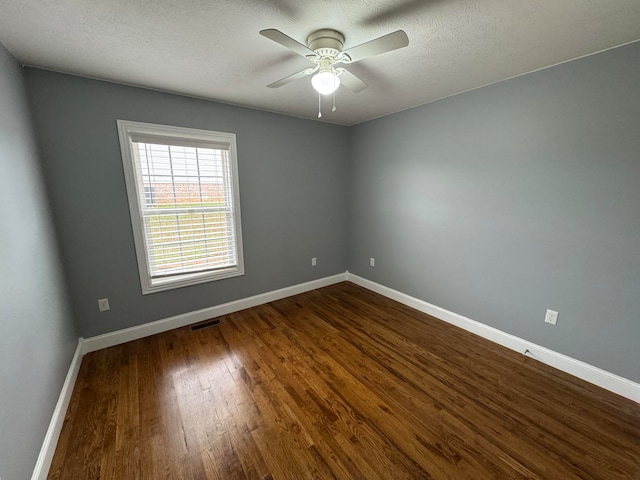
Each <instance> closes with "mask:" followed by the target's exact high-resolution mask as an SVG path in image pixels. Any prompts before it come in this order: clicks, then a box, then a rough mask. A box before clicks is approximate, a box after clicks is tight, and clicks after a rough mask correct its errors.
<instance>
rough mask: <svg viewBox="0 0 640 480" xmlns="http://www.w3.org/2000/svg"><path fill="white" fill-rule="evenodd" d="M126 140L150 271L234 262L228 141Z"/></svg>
mask: <svg viewBox="0 0 640 480" xmlns="http://www.w3.org/2000/svg"><path fill="white" fill-rule="evenodd" d="M135 140H147V141H135ZM131 141H132V145H133V154H134V155H133V157H134V162H133V163H134V169H135V174H136V181H137V186H138V188H137V190H138V195H139V198H138V201H139V205H140V212H141V215H142V222H143V230H144V241H145V244H146V251H147V264H148V265H147V266H148V269H149V275H150V277H151V278H152V279H159V278H167V277H171V276H177V275H183V274H188V273H195V272H206V271H214V270H218V269H225V268H229V267H234V266H236V265H237V262H238V252H237V251H236V232H235V224H234V196H233V191H232V189H233V179H232V176H231V166H230V161H229V160H230V159H229V150H228V146H225V145H223V144H219V145H213V146H211V147H208V146H202V144H200V145H197V146H186V145H185V143H184V142H173V143H178V145H171V144H169V142H166V141H157V142H153V139H152V138H149V139H146V138H145V139H142V138H140V137H138V138H135V139H134V137H132V138H131ZM151 142H153V143H151Z"/></svg>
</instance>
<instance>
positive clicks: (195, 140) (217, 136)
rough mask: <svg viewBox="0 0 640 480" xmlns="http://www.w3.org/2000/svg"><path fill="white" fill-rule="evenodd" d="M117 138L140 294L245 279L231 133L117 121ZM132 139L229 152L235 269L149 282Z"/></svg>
mask: <svg viewBox="0 0 640 480" xmlns="http://www.w3.org/2000/svg"><path fill="white" fill-rule="evenodd" d="M117 125H118V137H119V139H120V150H121V153H122V166H123V168H124V178H125V183H126V187H127V198H128V200H129V212H130V214H131V225H132V227H133V238H134V242H135V247H136V257H137V260H138V271H139V273H140V285H141V287H142V294H143V295H146V294H149V293H155V292H160V291H164V290H171V289H174V288H181V287H186V286H188V285H196V284H199V283H205V282H211V281H214V280H222V279H224V278H230V277H236V276H239V275H244V257H243V252H242V224H241V220H240V188H239V181H238V161H237V153H236V152H237V150H236V136H235V134H233V133H224V132H213V131H208V130H197V129H193V128H183V127H172V126H168V125H157V124H152V123H142V122H132V121H128V120H117ZM132 135H134V136H149V137H150V138H152V137H159V138H161V139H164V141H165V142H166V141H170V140H176V141H179V142H180V145H182V146H184V145H189V144H193V146H202V145H205V146H207V145H211V144H213V145H216V144H217V145H220V144H224V145H225V146H227V147H228V149H229V164H230V165H229V166H230V169H231V179H232V180H231V183H232V185H231V188H232V190H233V191H232V197H233V221H234V225H235V248H236V253H237V261H236V265H235V266H231V267H226V268H222V269H217V270H212V271H203V272H193V273H185V274H181V275H175V276H170V277H164V278H156V279H153V278H151V274H150V268H149V255H148V252H147V244H146V240H145V234H144V225H143V216H142V215H143V214H142V206H141V205H140V199H141V198H144V196H142V195H140V191H139V185H138V182H137V180H136V178H137V174H136V171H135V166H134V156H135V153H134V150H133V149H134V142H132V140H131V138H132Z"/></svg>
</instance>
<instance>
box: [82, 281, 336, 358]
mask: <svg viewBox="0 0 640 480" xmlns="http://www.w3.org/2000/svg"><path fill="white" fill-rule="evenodd" d="M346 278H347V274H346V272H345V273H339V274H337V275H333V276H331V277H325V278H320V279H318V280H312V281H310V282H306V283H300V284H298V285H293V286H291V287H285V288H281V289H279V290H273V291H271V292H266V293H261V294H260V295H254V296H253V297H248V298H242V299H240V300H235V301H233V302H229V303H223V304H222V305H215V306H213V307H208V308H203V309H202V310H196V311H193V312H188V313H183V314H181V315H176V316H174V317H169V318H165V319H162V320H157V321H155V322H150V323H145V324H143V325H138V326H135V327H131V328H125V329H124V330H117V331H115V332H110V333H105V334H104V335H98V336H95V337H90V338H86V339H84V341H83V351H82V354H83V355H84V354H87V353H89V352H95V351H96V350H101V349H103V348H108V347H113V346H114V345H120V344H122V343H126V342H130V341H132V340H138V339H139V338H144V337H148V336H150V335H155V334H156V333H162V332H166V331H168V330H173V329H174V328H180V327H184V326H187V325H191V324H193V323H197V322H202V321H204V320H208V319H210V318H215V317H219V316H221V315H227V314H229V313H233V312H238V311H240V310H244V309H245V308H251V307H255V306H257V305H262V304H265V303H268V302H273V301H275V300H280V299H282V298H286V297H290V296H292V295H298V294H299V293H304V292H308V291H310V290H315V289H316V288H322V287H326V286H328V285H333V284H334V283H339V282H344V281H345V280H346Z"/></svg>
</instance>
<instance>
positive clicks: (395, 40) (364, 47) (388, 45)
mask: <svg viewBox="0 0 640 480" xmlns="http://www.w3.org/2000/svg"><path fill="white" fill-rule="evenodd" d="M407 45H409V37H407V34H406V33H405V32H404V31H403V30H398V31H396V32H393V33H389V34H388V35H384V36H382V37H378V38H376V39H375V40H371V41H369V42H366V43H363V44H361V45H358V46H357V47H353V48H350V49H349V50H345V51H344V52H343V54H346V55H348V56H349V58H350V59H351V60H350V61H349V62H345V63H353V62H358V61H360V60H362V59H363V58H367V57H373V56H374V55H379V54H381V53H385V52H390V51H391V50H396V49H398V48H402V47H406V46H407Z"/></svg>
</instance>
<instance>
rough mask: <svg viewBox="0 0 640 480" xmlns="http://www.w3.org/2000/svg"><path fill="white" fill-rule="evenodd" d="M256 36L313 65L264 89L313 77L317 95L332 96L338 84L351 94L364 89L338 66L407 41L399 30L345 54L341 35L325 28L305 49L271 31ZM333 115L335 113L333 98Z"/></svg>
mask: <svg viewBox="0 0 640 480" xmlns="http://www.w3.org/2000/svg"><path fill="white" fill-rule="evenodd" d="M260 35H262V36H264V37H267V38H268V39H270V40H273V41H274V42H276V43H279V44H280V45H282V46H283V47H286V48H288V49H289V50H292V51H294V52H295V53H297V54H299V55H302V56H303V57H305V58H306V59H307V60H310V61H311V62H312V63H314V64H315V66H313V67H310V68H305V69H304V70H302V71H300V72H297V73H294V74H293V75H289V76H287V77H284V78H281V79H280V80H278V81H276V82H273V83H271V84H269V85H267V86H268V87H269V88H278V87H281V86H283V85H286V84H287V83H290V82H293V81H295V80H298V79H300V78H304V77H307V76H309V75H313V77H312V78H311V84H312V85H313V88H314V89H315V90H316V91H317V92H318V93H319V94H320V95H330V94H332V93H335V91H336V90H337V89H338V87H339V86H340V85H341V84H342V85H344V86H345V87H347V88H348V89H349V90H351V91H352V92H354V93H358V92H361V91H362V90H364V89H365V88H367V84H366V83H365V82H364V81H362V80H361V79H360V78H358V77H357V76H355V75H354V74H353V73H351V72H350V71H348V70H346V69H345V68H343V67H341V66H339V65H342V64H344V65H347V64H350V63H354V62H359V61H360V60H363V59H365V58H368V57H372V56H374V55H379V54H381V53H386V52H390V51H392V50H396V49H398V48H402V47H406V46H407V45H409V38H408V37H407V34H406V33H405V32H404V31H402V30H398V31H396V32H393V33H389V34H388V35H384V36H382V37H378V38H376V39H374V40H370V41H368V42H366V43H363V44H361V45H358V46H356V47H351V48H349V49H347V50H343V47H344V35H343V34H342V33H340V32H338V31H336V30H332V29H329V28H324V29H321V30H316V31H315V32H313V33H311V35H309V37H308V38H307V44H306V45H303V44H302V43H300V42H298V41H297V40H294V39H293V38H291V37H289V36H288V35H285V34H284V33H282V32H281V31H280V30H276V29H273V28H270V29H267V30H261V31H260ZM318 103H320V97H319V98H318ZM333 111H335V97H334V105H333ZM321 116H322V114H321V113H320V112H318V117H321Z"/></svg>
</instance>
